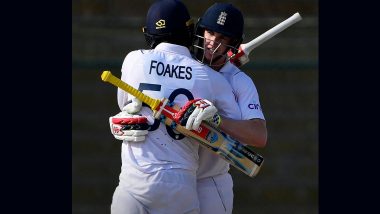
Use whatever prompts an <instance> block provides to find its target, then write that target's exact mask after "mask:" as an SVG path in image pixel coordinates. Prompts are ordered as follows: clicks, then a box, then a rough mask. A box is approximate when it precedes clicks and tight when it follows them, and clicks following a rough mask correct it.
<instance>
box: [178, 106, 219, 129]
mask: <svg viewBox="0 0 380 214" xmlns="http://www.w3.org/2000/svg"><path fill="white" fill-rule="evenodd" d="M217 112H218V109H217V108H216V107H215V106H214V105H213V104H212V103H211V102H210V101H208V100H206V99H195V100H190V101H188V102H187V103H186V104H185V106H183V107H182V109H181V110H180V111H179V112H178V114H177V115H176V120H177V122H179V123H180V124H181V125H182V126H185V124H186V126H185V127H186V129H188V130H198V128H199V126H200V124H201V123H202V121H206V122H208V123H209V124H210V125H212V126H214V127H218V126H219V124H220V122H221V118H220V116H219V115H218V114H216V113H217Z"/></svg>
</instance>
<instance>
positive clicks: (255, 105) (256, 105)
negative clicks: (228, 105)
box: [248, 103, 261, 110]
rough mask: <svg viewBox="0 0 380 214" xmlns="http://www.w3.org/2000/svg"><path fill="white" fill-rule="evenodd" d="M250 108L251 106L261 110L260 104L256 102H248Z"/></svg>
mask: <svg viewBox="0 0 380 214" xmlns="http://www.w3.org/2000/svg"><path fill="white" fill-rule="evenodd" d="M248 108H250V109H256V110H261V107H260V105H259V104H256V103H251V104H248Z"/></svg>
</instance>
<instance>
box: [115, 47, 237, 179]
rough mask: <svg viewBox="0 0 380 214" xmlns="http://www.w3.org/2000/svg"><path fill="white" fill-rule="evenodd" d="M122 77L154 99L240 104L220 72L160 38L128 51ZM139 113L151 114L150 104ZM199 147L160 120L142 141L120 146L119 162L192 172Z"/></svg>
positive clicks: (122, 96) (224, 107) (229, 108)
mask: <svg viewBox="0 0 380 214" xmlns="http://www.w3.org/2000/svg"><path fill="white" fill-rule="evenodd" d="M122 79H123V81H125V82H127V83H128V84H130V85H131V86H133V87H135V88H138V89H139V90H140V91H143V92H144V93H145V94H147V95H149V96H151V97H153V98H156V99H162V98H168V99H169V100H170V101H172V102H173V104H176V105H178V106H183V105H184V104H185V103H186V102H187V101H188V100H190V99H194V98H202V99H208V100H210V101H211V102H213V103H214V104H215V105H216V106H217V108H218V109H219V110H220V113H222V114H225V113H233V112H234V111H236V109H238V106H237V105H236V106H233V105H229V104H228V103H229V101H231V100H233V99H234V97H233V94H232V89H231V88H230V87H229V84H228V82H227V81H226V80H225V79H224V77H223V76H222V75H221V74H219V73H217V72H215V71H213V70H211V69H210V68H208V67H207V66H205V65H202V64H200V63H199V62H197V61H196V60H194V59H192V58H191V55H190V53H189V51H188V49H187V48H185V47H183V46H178V45H172V44H168V43H161V44H160V45H158V46H157V47H156V48H155V49H154V50H139V51H133V52H131V53H130V54H128V56H127V57H126V59H125V60H124V63H123V68H122ZM118 100H119V105H120V107H122V106H123V105H125V104H126V100H127V99H126V93H124V92H122V91H119V94H118ZM141 112H142V114H145V115H148V114H151V110H150V109H148V108H143V110H142V111H141ZM198 146H199V144H198V143H194V142H192V141H190V140H189V139H188V138H178V135H177V134H175V132H173V131H172V130H171V129H170V128H166V127H165V126H164V125H163V124H160V125H159V126H158V128H157V129H155V130H153V131H150V132H149V134H148V135H147V137H146V140H145V142H142V143H128V144H124V145H123V150H125V151H123V164H128V165H132V166H134V167H136V168H138V169H139V170H142V171H145V172H153V171H156V170H160V169H169V168H181V169H187V170H194V171H195V170H196V169H197V165H198Z"/></svg>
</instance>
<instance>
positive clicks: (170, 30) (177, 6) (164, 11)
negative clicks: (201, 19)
mask: <svg viewBox="0 0 380 214" xmlns="http://www.w3.org/2000/svg"><path fill="white" fill-rule="evenodd" d="M143 32H144V35H145V40H146V42H147V45H148V46H149V47H150V48H155V47H156V46H157V45H158V44H159V43H161V42H169V43H173V44H177V45H183V46H186V47H189V46H191V42H192V36H193V32H194V24H193V21H192V19H191V17H190V14H189V11H188V9H187V7H186V6H185V5H184V4H183V2H181V1H179V0H157V1H155V2H154V3H153V4H152V5H151V6H150V8H149V10H148V13H147V16H146V25H145V27H143Z"/></svg>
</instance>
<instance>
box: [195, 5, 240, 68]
mask: <svg viewBox="0 0 380 214" xmlns="http://www.w3.org/2000/svg"><path fill="white" fill-rule="evenodd" d="M205 30H208V31H212V32H217V33H221V34H223V35H224V36H227V37H230V38H231V39H232V40H231V43H230V44H225V45H227V46H229V47H230V50H231V51H232V53H237V52H238V49H239V46H240V44H241V43H242V41H243V39H244V32H243V30H244V18H243V14H242V13H241V11H240V10H239V9H237V8H236V7H234V6H233V5H232V4H230V3H215V4H213V5H212V6H211V7H209V8H208V9H207V10H206V12H205V13H204V14H203V16H202V17H201V18H199V19H198V22H197V24H196V26H195V36H194V41H193V50H192V51H193V53H194V55H195V56H196V58H197V59H198V60H200V61H202V62H203V57H204V55H203V52H204V48H205V47H204V36H203V34H204V31H205ZM225 54H227V53H225ZM200 58H202V59H200ZM226 59H228V57H227V56H226Z"/></svg>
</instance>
